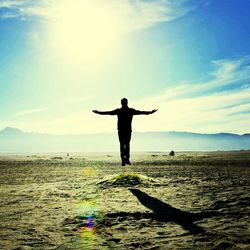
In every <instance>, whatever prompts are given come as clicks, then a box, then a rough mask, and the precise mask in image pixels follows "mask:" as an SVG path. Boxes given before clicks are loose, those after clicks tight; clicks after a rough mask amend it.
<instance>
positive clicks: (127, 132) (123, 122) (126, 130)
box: [93, 98, 157, 166]
mask: <svg viewBox="0 0 250 250" xmlns="http://www.w3.org/2000/svg"><path fill="white" fill-rule="evenodd" d="M121 105H122V107H121V108H118V109H115V110H112V111H98V110H93V112H94V113H96V114H99V115H117V117H118V123H117V129H118V137H119V141H120V152H121V160H122V166H125V164H128V165H131V163H130V161H129V157H130V139H131V132H132V126H131V123H132V119H133V115H149V114H153V113H155V112H156V111H157V109H154V110H152V111H140V110H135V109H133V108H129V107H128V100H127V99H126V98H123V99H122V100H121Z"/></svg>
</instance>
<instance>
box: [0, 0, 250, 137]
mask: <svg viewBox="0 0 250 250" xmlns="http://www.w3.org/2000/svg"><path fill="white" fill-rule="evenodd" d="M249 11H250V1H248V0H237V1H235V0H200V1H199V0H180V1H173V0H155V1H150V0H134V1H133V0H124V1H115V0H91V1H90V0H75V1H70V0H56V1H55V0H51V1H48V0H38V1H31V0H19V1H15V0H13V1H10V0H0V129H1V128H4V127H6V126H12V127H18V128H21V129H23V130H25V131H38V132H48V133H56V134H64V133H95V132H105V131H106V132H112V131H115V130H116V119H115V117H103V116H97V115H95V114H93V113H92V112H91V110H92V109H98V110H110V109H114V108H117V107H119V106H120V99H121V98H123V97H127V98H128V99H129V105H130V106H131V107H134V108H137V109H141V110H150V109H153V108H158V109H159V111H158V112H157V113H155V114H154V115H152V116H140V117H135V119H134V124H133V128H134V131H169V130H176V131H192V132H202V133H216V132H233V133H239V134H242V133H247V132H250V131H249V127H250V126H249V125H250V122H249V121H250V22H249Z"/></svg>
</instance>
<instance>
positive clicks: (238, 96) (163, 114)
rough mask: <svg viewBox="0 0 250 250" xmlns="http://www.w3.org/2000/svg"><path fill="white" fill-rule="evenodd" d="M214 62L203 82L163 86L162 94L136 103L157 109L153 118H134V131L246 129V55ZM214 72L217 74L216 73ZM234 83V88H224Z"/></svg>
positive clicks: (249, 92)
mask: <svg viewBox="0 0 250 250" xmlns="http://www.w3.org/2000/svg"><path fill="white" fill-rule="evenodd" d="M219 62H220V63H215V65H216V70H215V71H214V72H213V73H212V75H213V76H214V77H213V78H212V79H210V80H208V81H207V82H201V83H197V82H196V83H188V84H185V85H182V86H179V87H175V88H170V89H167V90H166V91H165V92H164V93H163V94H162V95H159V96H156V97H151V98H149V99H147V100H141V101H139V102H137V105H138V106H139V107H147V106H148V104H149V103H150V104H151V105H153V106H152V108H158V109H159V111H158V113H156V114H155V115H154V116H155V117H156V118H152V119H151V118H150V119H147V118H146V119H147V120H146V119H144V118H143V119H141V118H140V120H139V119H138V121H135V125H136V127H137V128H138V130H143V131H150V130H164V131H165V130H182V131H194V132H205V133H209V132H222V131H224V132H236V133H245V132H249V120H250V119H249V118H250V114H249V111H250V85H249V84H245V82H246V81H247V82H248V83H250V68H249V67H248V62H249V58H243V59H240V60H234V61H229V60H227V61H225V62H224V63H223V62H222V61H219ZM217 72H218V74H217ZM235 82H236V83H237V87H235V88H232V89H231V90H230V88H228V85H229V84H232V83H235Z"/></svg>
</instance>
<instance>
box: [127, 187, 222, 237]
mask: <svg viewBox="0 0 250 250" xmlns="http://www.w3.org/2000/svg"><path fill="white" fill-rule="evenodd" d="M129 190H130V191H131V193H132V194H133V195H135V196H136V198H137V199H138V200H139V201H140V203H141V204H142V205H143V206H145V207H146V208H148V209H150V210H151V211H153V214H151V218H152V219H155V220H157V221H160V222H175V223H177V224H179V225H181V226H182V227H183V228H184V229H185V230H188V231H189V232H190V233H191V234H200V233H204V232H205V230H204V229H203V228H202V227H199V226H198V225H195V224H194V222H195V221H197V220H201V219H203V218H210V217H213V216H215V215H218V212H210V211H207V212H205V211H204V212H198V213H190V212H185V211H182V210H180V209H178V208H175V207H172V206H171V205H169V204H167V203H164V202H162V201H161V200H159V199H157V198H154V197H152V196H150V195H148V194H146V193H144V192H142V191H141V190H139V189H134V188H131V189H129Z"/></svg>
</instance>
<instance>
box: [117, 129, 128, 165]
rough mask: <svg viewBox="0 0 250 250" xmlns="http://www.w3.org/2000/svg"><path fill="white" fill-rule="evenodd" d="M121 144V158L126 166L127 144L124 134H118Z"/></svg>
mask: <svg viewBox="0 0 250 250" xmlns="http://www.w3.org/2000/svg"><path fill="white" fill-rule="evenodd" d="M118 137H119V142H120V156H121V160H122V166H125V158H126V149H125V148H126V144H125V140H124V134H123V133H121V132H118Z"/></svg>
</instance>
